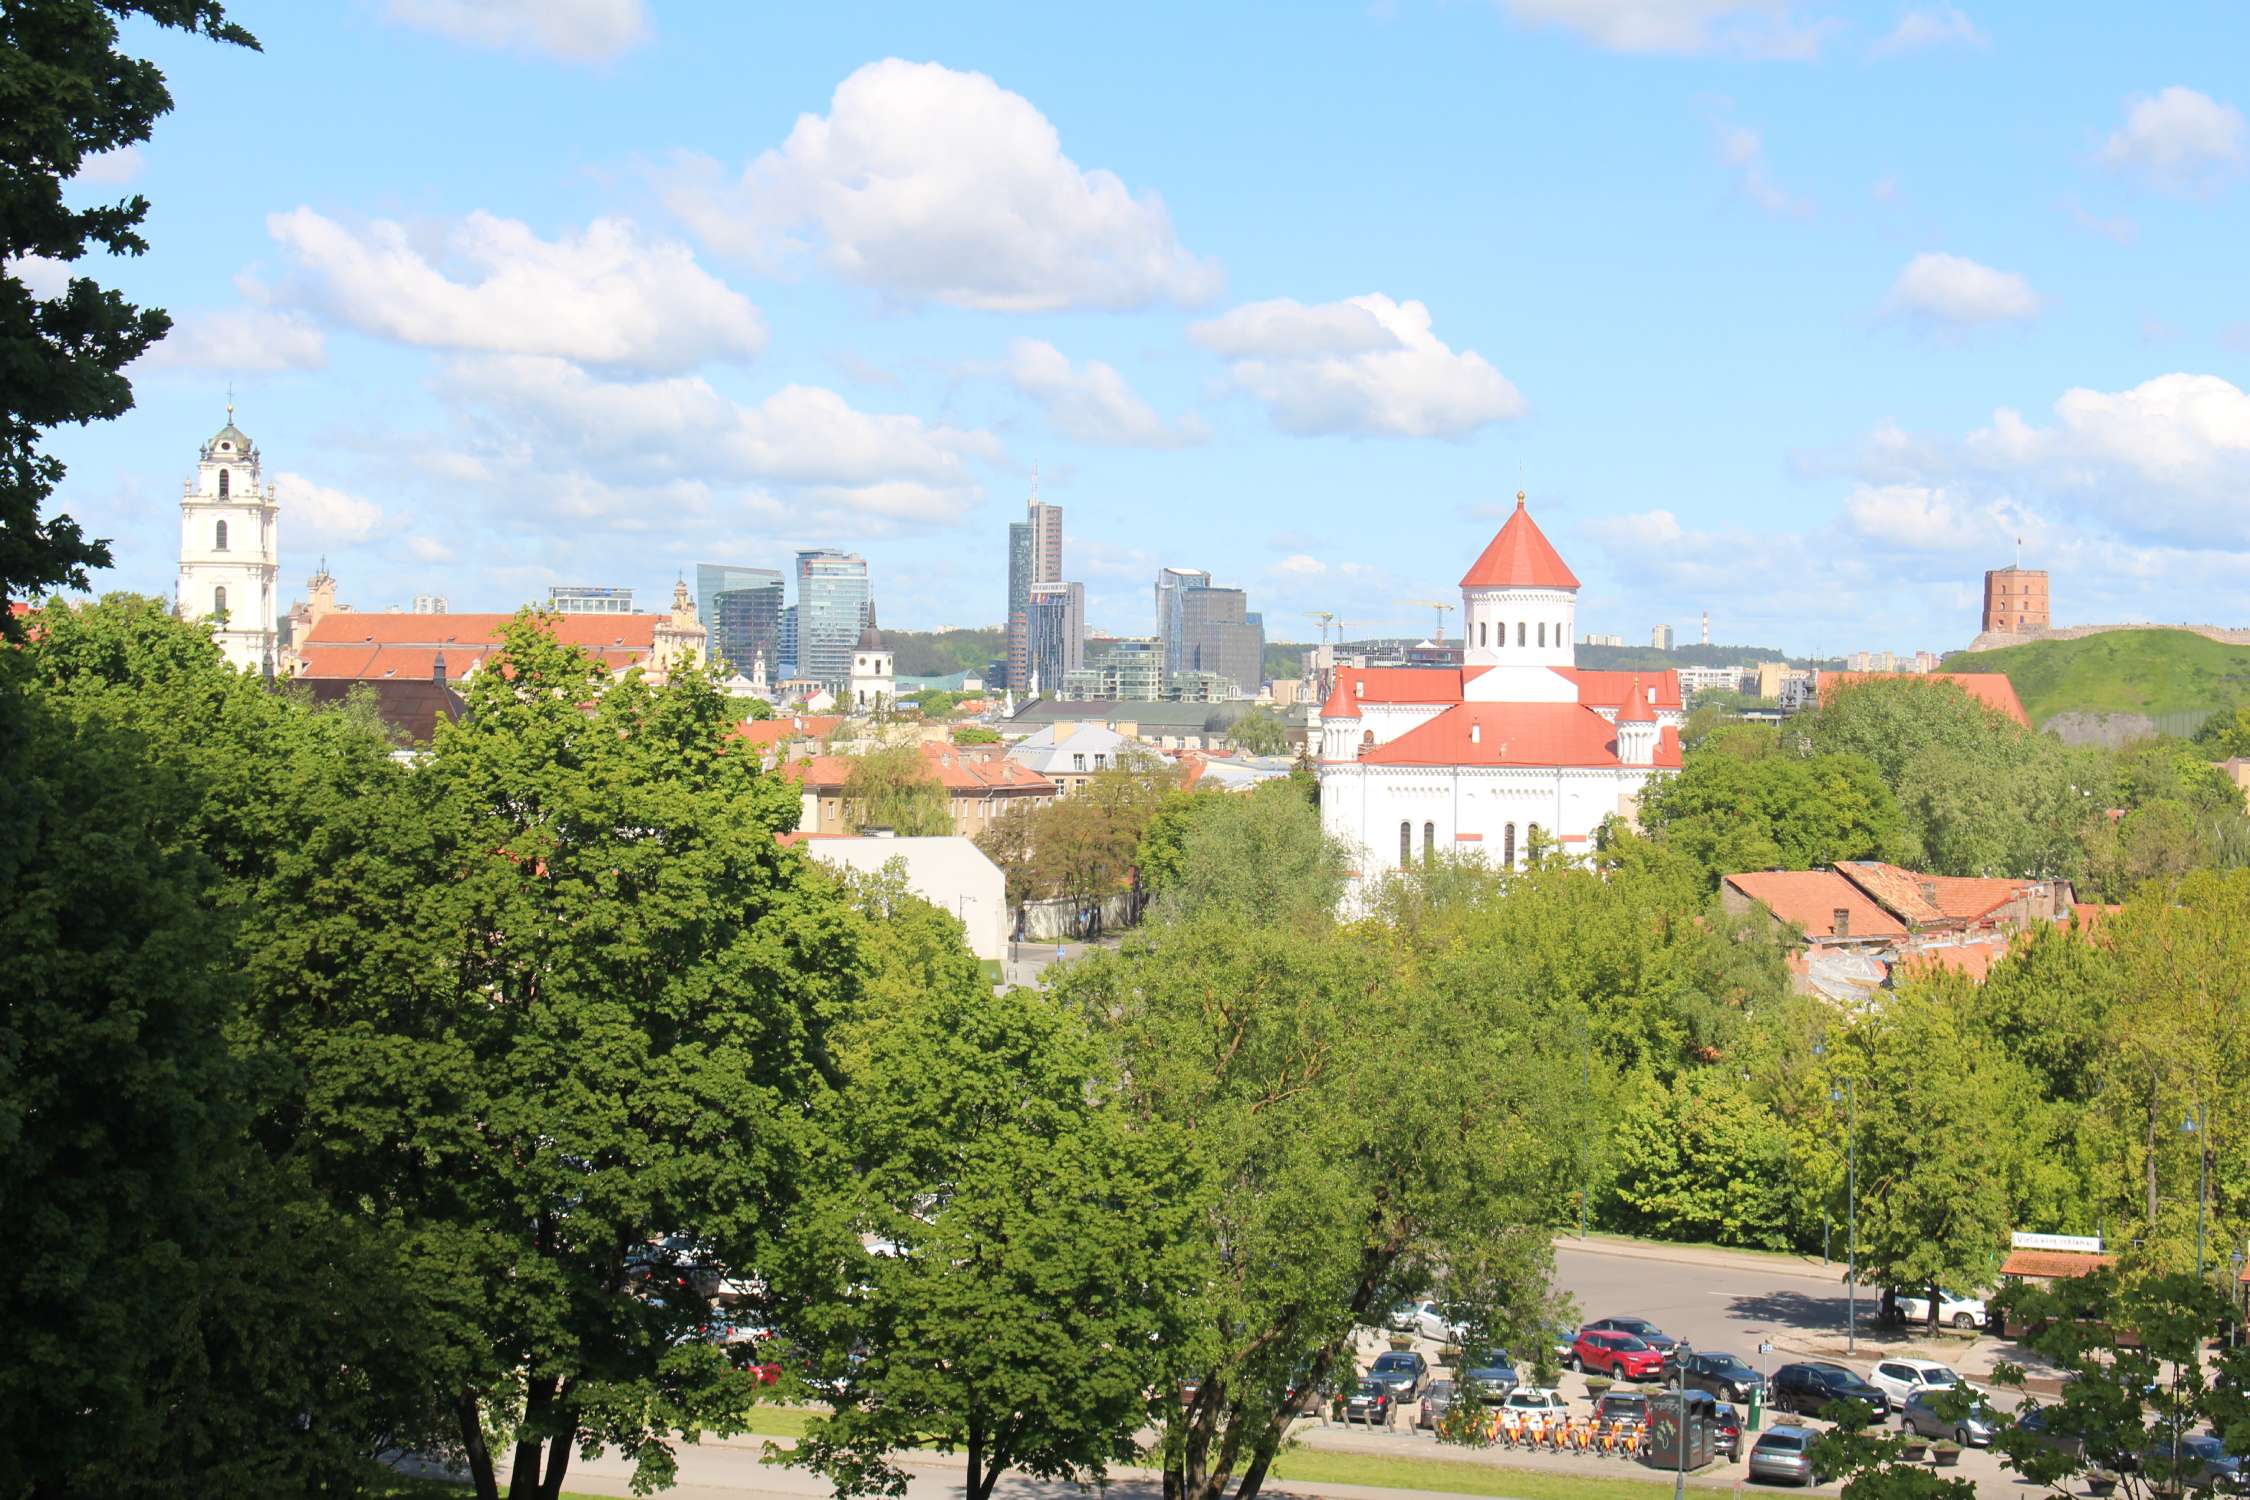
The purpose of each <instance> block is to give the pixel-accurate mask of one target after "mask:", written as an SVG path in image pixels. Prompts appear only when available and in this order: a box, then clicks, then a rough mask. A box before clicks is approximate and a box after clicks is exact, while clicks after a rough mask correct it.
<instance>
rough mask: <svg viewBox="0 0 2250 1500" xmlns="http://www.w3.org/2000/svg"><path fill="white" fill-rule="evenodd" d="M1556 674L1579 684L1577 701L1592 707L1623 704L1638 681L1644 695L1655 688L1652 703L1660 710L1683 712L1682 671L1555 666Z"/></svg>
mask: <svg viewBox="0 0 2250 1500" xmlns="http://www.w3.org/2000/svg"><path fill="white" fill-rule="evenodd" d="M1549 670H1550V671H1552V672H1554V673H1555V674H1556V675H1557V676H1560V677H1567V678H1569V679H1570V680H1571V681H1572V682H1575V683H1577V684H1578V701H1579V702H1581V703H1584V704H1587V705H1588V706H1590V707H1593V708H1615V707H1618V706H1619V705H1621V704H1623V703H1624V701H1625V700H1626V698H1627V697H1628V696H1630V695H1631V693H1632V691H1633V683H1634V682H1635V681H1636V680H1638V681H1639V683H1640V685H1641V687H1642V689H1643V693H1644V696H1645V693H1646V690H1647V689H1649V688H1655V689H1656V701H1655V702H1654V703H1652V704H1650V705H1649V706H1650V707H1651V708H1653V709H1655V710H1656V711H1657V712H1658V713H1662V712H1663V711H1664V710H1666V709H1670V710H1672V711H1673V712H1674V713H1678V712H1680V711H1681V709H1682V707H1683V706H1684V705H1682V703H1681V702H1680V674H1679V673H1677V672H1593V671H1588V670H1587V669H1586V668H1584V667H1552V668H1549Z"/></svg>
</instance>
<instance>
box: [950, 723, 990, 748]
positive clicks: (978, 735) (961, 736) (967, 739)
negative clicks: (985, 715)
mask: <svg viewBox="0 0 2250 1500" xmlns="http://www.w3.org/2000/svg"><path fill="white" fill-rule="evenodd" d="M953 743H954V744H956V745H997V744H999V743H1000V731H999V730H997V729H994V728H993V727H992V726H991V725H990V724H956V725H955V726H953Z"/></svg>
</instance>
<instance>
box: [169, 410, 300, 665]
mask: <svg viewBox="0 0 2250 1500" xmlns="http://www.w3.org/2000/svg"><path fill="white" fill-rule="evenodd" d="M279 514H280V506H279V505H278V504H276V503H275V499H274V492H273V486H271V485H269V484H265V483H264V482H263V480H262V477H261V475H260V473H259V465H258V445H257V444H255V443H253V442H251V441H250V439H249V438H248V437H246V436H245V435H244V434H243V431H242V429H241V428H239V427H237V426H235V425H234V403H233V402H232V401H229V402H228V403H227V425H226V426H224V427H222V428H220V429H219V430H218V432H217V433H215V434H213V436H212V438H211V440H210V441H209V442H207V443H205V444H204V445H203V456H202V461H201V462H200V463H198V464H197V465H196V468H195V478H193V479H191V480H189V481H188V483H187V486H186V488H185V490H184V492H183V493H182V494H181V496H180V593H179V599H178V601H177V603H178V608H179V612H180V618H182V619H184V620H208V621H209V622H210V623H211V634H212V638H213V639H215V640H216V641H218V643H219V649H220V650H222V651H224V652H225V653H226V657H227V661H228V662H229V663H230V664H231V665H233V666H235V667H237V668H240V669H242V670H245V671H252V672H265V673H269V674H270V673H274V672H277V671H279V670H280V669H281V663H280V661H279V660H278V659H277V658H278V653H279V651H280V648H281V631H280V618H281V612H280V607H279V591H280V579H281V539H280V536H279V535H278V533H277V531H276V529H275V521H276V518H277V517H278V516H279Z"/></svg>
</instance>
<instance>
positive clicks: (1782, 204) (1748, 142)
mask: <svg viewBox="0 0 2250 1500" xmlns="http://www.w3.org/2000/svg"><path fill="white" fill-rule="evenodd" d="M1719 160H1720V161H1721V162H1722V163H1724V164H1725V166H1726V168H1727V171H1728V172H1729V173H1730V174H1732V176H1733V177H1734V185H1735V187H1736V188H1737V189H1738V190H1739V191H1740V192H1741V194H1742V196H1743V197H1745V198H1748V199H1749V200H1750V201H1751V202H1752V203H1755V204H1757V205H1758V207H1760V208H1762V209H1764V210H1765V211H1766V212H1767V213H1769V214H1773V215H1775V216H1777V217H1779V218H1785V219H1802V218H1807V217H1809V216H1810V215H1811V214H1812V202H1811V200H1810V199H1806V198H1800V197H1798V196H1797V195H1796V194H1794V193H1791V192H1787V191H1785V190H1784V189H1783V188H1782V187H1781V186H1780V185H1779V184H1778V183H1776V182H1775V181H1774V180H1773V173H1772V172H1771V171H1770V170H1769V169H1768V168H1767V166H1766V142H1765V137H1764V136H1762V135H1760V134H1759V133H1758V132H1757V131H1755V130H1753V129H1751V128H1750V127H1749V126H1747V125H1729V124H1721V125H1720V126H1719Z"/></svg>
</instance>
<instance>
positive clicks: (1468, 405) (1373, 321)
mask: <svg viewBox="0 0 2250 1500" xmlns="http://www.w3.org/2000/svg"><path fill="white" fill-rule="evenodd" d="M1188 334H1189V337H1191V338H1192V339H1194V340H1195V342H1196V343H1198V344H1200V345H1202V346H1203V347H1204V348H1206V349H1209V350H1210V351H1211V352H1212V353H1214V354H1217V355H1219V356H1221V357H1222V358H1225V359H1227V360H1228V361H1230V367H1229V371H1228V378H1229V380H1230V381H1231V382H1232V383H1233V385H1234V386H1235V388H1236V389H1238V390H1240V391H1243V392H1245V393H1246V394H1248V395H1250V396H1252V397H1254V398H1255V399H1256V400H1258V401H1259V402H1261V403H1262V404H1263V405H1264V406H1265V408H1266V410H1267V412H1268V413H1269V414H1270V415H1271V416H1272V418H1273V421H1274V425H1276V426H1277V427H1279V428H1281V429H1282V430H1283V431H1284V432H1292V433H1296V434H1298V435H1300V436H1310V435H1316V434H1326V433H1348V434H1353V435H1357V436H1363V437H1415V438H1421V437H1440V438H1465V437H1467V436H1469V435H1470V434H1471V433H1473V432H1475V431H1477V430H1478V429H1479V428H1482V427H1486V426H1489V425H1490V424H1492V423H1494V422H1504V421H1508V420H1510V419H1511V418H1514V417H1518V416H1521V415H1522V414H1523V398H1522V396H1520V395H1519V394H1518V393H1517V391H1516V388H1515V386H1514V385H1512V384H1510V383H1509V381H1508V378H1507V377H1506V376H1504V375H1502V374H1501V373H1500V372H1499V371H1498V370H1496V369H1494V368H1493V367H1492V365H1491V364H1490V363H1489V362H1487V361H1486V360H1485V358H1484V357H1483V356H1482V355H1480V354H1478V353H1476V352H1475V351H1473V350H1468V349H1464V350H1461V351H1460V352H1458V353H1456V352H1455V351H1454V350H1452V349H1450V348H1448V347H1447V346H1446V345H1445V343H1444V342H1443V341H1441V340H1440V339H1439V338H1438V337H1437V336H1436V335H1435V334H1433V333H1432V332H1431V331H1430V311H1429V309H1428V308H1426V307H1424V306H1423V305H1422V304H1421V303H1419V302H1395V301H1393V300H1392V299H1391V298H1389V297H1386V296H1384V295H1383V294H1382V293H1380V292H1370V293H1369V294H1367V295H1366V296H1364V297H1351V298H1347V299H1345V300H1344V301H1342V302H1326V303H1320V304H1316V305H1312V306H1307V305H1306V304H1304V303H1301V302H1297V301H1295V300H1293V299H1290V298H1286V297H1283V298H1276V299H1274V300H1272V301H1267V302H1251V303H1246V304H1244V305H1243V306H1241V307H1237V308H1234V309H1233V310H1231V311H1229V312H1227V313H1224V314H1222V315H1221V316H1219V317H1216V318H1213V319H1210V320H1209V321H1207V322H1202V323H1197V324H1195V325H1193V326H1192V327H1191V328H1190V329H1189V330H1188Z"/></svg>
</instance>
